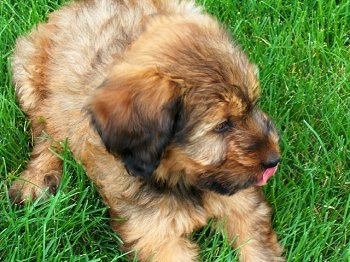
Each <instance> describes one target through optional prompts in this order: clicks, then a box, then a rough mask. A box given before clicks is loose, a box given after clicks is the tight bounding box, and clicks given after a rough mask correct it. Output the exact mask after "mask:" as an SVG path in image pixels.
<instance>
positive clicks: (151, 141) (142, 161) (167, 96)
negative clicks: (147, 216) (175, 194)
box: [89, 69, 181, 177]
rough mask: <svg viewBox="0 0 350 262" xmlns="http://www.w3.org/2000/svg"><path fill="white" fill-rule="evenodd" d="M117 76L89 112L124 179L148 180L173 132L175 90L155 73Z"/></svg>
mask: <svg viewBox="0 0 350 262" xmlns="http://www.w3.org/2000/svg"><path fill="white" fill-rule="evenodd" d="M123 72H125V70H124V71H123ZM123 72H122V73H115V74H112V75H111V76H109V77H107V79H106V80H105V81H104V83H103V84H102V85H101V86H100V88H99V89H98V90H97V92H96V94H95V96H94V97H93V98H92V101H91V103H90V105H89V112H90V113H91V119H92V124H93V125H94V126H95V128H96V130H97V131H98V133H99V135H100V136H101V138H102V141H103V142H104V144H105V146H106V148H107V150H108V151H109V152H110V153H112V154H115V155H117V156H119V157H120V158H121V159H122V160H123V162H124V164H125V165H126V168H127V170H128V172H129V173H131V174H133V175H137V176H142V177H148V176H150V175H151V174H152V173H153V171H154V170H155V169H156V168H157V167H158V165H159V163H160V159H161V157H162V154H163V152H164V150H165V148H166V146H167V145H168V144H169V142H170V140H171V138H172V136H173V134H174V132H175V128H178V127H176V124H178V123H176V121H177V118H178V117H177V115H178V113H179V112H180V110H181V99H180V88H179V86H178V84H177V83H176V82H175V81H172V80H171V79H170V78H169V77H166V76H163V75H162V74H160V73H159V72H158V71H157V69H153V70H140V69H139V70H137V69H132V70H130V69H129V70H127V72H126V73H123Z"/></svg>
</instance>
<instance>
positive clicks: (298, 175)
mask: <svg viewBox="0 0 350 262" xmlns="http://www.w3.org/2000/svg"><path fill="white" fill-rule="evenodd" d="M62 2H64V1H58V0H37V1H26V0H19V1H14V0H1V1H0V52H1V53H0V69H1V73H0V141H1V143H0V178H1V180H0V261H44V260H46V261H127V259H126V258H125V255H123V253H122V252H120V251H118V245H119V244H120V243H121V240H120V239H119V238H118V236H117V235H116V234H114V233H113V232H112V231H111V230H110V229H109V226H108V215H107V210H106V208H105V206H104V205H103V203H102V202H101V200H100V198H99V197H98V194H97V193H96V190H95V188H94V186H93V185H92V184H91V183H90V182H89V181H88V180H87V179H86V178H85V175H84V171H83V169H82V168H81V167H80V166H79V165H78V164H77V163H76V162H74V160H73V158H72V156H71V155H70V153H69V150H65V151H64V153H63V155H62V157H63V158H64V173H66V174H74V175H73V176H68V175H66V176H64V179H63V183H62V185H61V187H60V190H59V191H58V193H57V194H56V195H55V196H53V197H52V198H50V199H48V200H45V201H40V202H35V203H33V204H30V205H26V206H25V207H24V208H18V207H16V206H13V205H11V204H10V202H9V199H8V194H7V190H8V187H9V185H10V182H11V180H12V179H13V177H14V176H16V175H18V174H19V173H20V171H21V170H23V168H24V167H25V165H26V162H27V160H28V158H29V152H30V145H31V137H30V134H29V128H28V127H29V125H28V122H27V121H26V119H25V116H24V114H23V113H22V112H21V111H20V109H19V107H18V104H17V103H16V99H15V95H14V91H13V88H12V87H11V83H10V75H11V74H10V70H9V67H10V62H9V56H10V55H11V52H12V48H13V45H14V41H15V39H16V38H17V36H19V35H21V34H23V33H25V32H27V31H28V30H29V29H30V28H31V27H32V26H33V25H34V24H36V23H37V22H38V21H42V20H45V18H46V16H47V14H48V13H49V12H50V11H52V10H54V9H56V8H58V6H59V5H60V4H61V3H62ZM199 2H201V3H203V4H204V5H205V6H206V8H207V10H208V11H209V12H210V13H212V14H214V15H215V16H217V17H218V18H219V19H220V21H222V22H223V23H224V24H225V25H226V27H227V28H228V29H229V30H230V31H231V32H232V34H233V35H234V37H235V38H236V39H237V40H238V42H240V43H241V45H242V47H243V48H244V50H246V52H247V53H248V54H249V56H250V57H251V59H252V60H253V61H254V62H255V63H256V64H258V66H259V68H260V79H261V86H262V88H263V94H262V99H261V106H262V108H263V109H264V110H265V111H266V112H268V113H269V114H270V115H271V116H272V118H273V119H275V122H276V125H277V126H278V128H279V130H280V132H281V147H282V152H283V156H282V157H283V160H282V163H281V165H280V168H279V171H278V174H277V176H276V177H275V178H273V179H272V180H271V182H270V183H269V185H268V186H266V187H265V191H266V194H267V198H268V200H269V202H270V203H271V205H272V207H273V209H274V210H275V213H274V226H275V229H276V231H277V232H278V235H279V237H280V240H281V242H282V244H283V246H284V247H285V252H286V257H287V260H288V261H322V262H323V261H330V262H331V261H334V262H339V261H350V2H349V1H347V0H337V1H335V0H314V1H311V0H308V1H301V0H291V1H281V0H277V1H274V0H265V1H254V0H247V1H232V0H221V1H218V0H200V1H199ZM193 238H194V239H195V240H196V241H197V242H198V243H199V244H200V246H201V250H202V251H201V258H202V261H236V258H235V257H236V255H235V251H233V250H232V249H230V248H229V243H228V242H227V241H226V240H225V238H224V237H223V235H222V234H221V233H220V230H217V231H212V230H211V229H210V228H209V227H207V228H205V229H203V230H201V231H199V232H196V233H195V234H194V235H193Z"/></svg>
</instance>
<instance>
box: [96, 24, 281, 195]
mask: <svg viewBox="0 0 350 262" xmlns="http://www.w3.org/2000/svg"><path fill="white" fill-rule="evenodd" d="M170 25H171V26H170ZM256 74H257V70H256V67H255V66H254V65H252V64H250V62H249V61H248V59H247V57H246V56H245V55H244V53H243V52H242V51H241V49H240V48H239V47H238V46H236V45H235V44H233V43H232V41H230V38H229V37H228V36H227V34H226V32H225V31H224V30H222V29H221V28H220V27H219V26H218V25H217V23H216V22H215V21H213V20H211V19H208V18H205V20H204V21H202V22H201V23H199V24H196V23H188V24H186V23H185V22H184V21H183V19H182V18H179V21H176V19H175V20H174V19H172V20H171V21H167V20H166V18H159V19H155V21H154V22H153V23H150V25H149V26H148V27H147V28H146V29H145V32H144V33H143V34H142V35H141V37H140V38H139V39H138V40H137V41H135V42H134V43H132V44H131V45H130V47H128V50H126V52H125V55H124V57H123V58H122V59H121V60H120V61H119V62H116V64H115V65H114V67H113V68H111V72H110V74H109V76H108V77H107V78H106V80H105V81H104V83H102V85H101V87H100V88H99V89H98V90H97V92H96V94H95V95H94V97H93V99H92V101H91V103H90V105H89V106H90V108H89V111H90V113H91V116H92V123H93V125H94V126H95V127H96V129H97V131H98V133H99V134H100V136H101V138H102V140H103V142H104V144H105V145H106V148H107V150H108V151H109V152H111V153H113V154H115V155H116V156H117V157H119V158H120V159H121V160H122V161H123V162H124V163H125V166H126V169H127V170H128V171H129V173H130V174H132V175H137V176H141V177H145V178H148V177H151V176H156V177H155V179H156V180H163V182H164V181H169V183H172V184H176V181H177V180H178V179H180V177H181V176H184V177H182V180H185V181H186V183H189V184H191V185H195V186H197V187H198V188H201V189H204V190H212V191H215V192H218V193H220V194H233V193H235V192H236V191H237V190H239V189H243V188H247V187H249V186H252V185H263V184H265V183H266V181H267V179H268V178H269V177H270V176H272V175H273V174H274V172H275V170H276V168H277V165H278V161H279V147H278V135H277V132H276V130H275V128H274V125H273V123H272V122H271V120H270V119H269V118H268V117H267V116H266V115H265V114H264V113H263V112H262V111H261V110H259V109H258V107H257V102H258V98H259V93H260V89H259V85H258V81H257V76H256Z"/></svg>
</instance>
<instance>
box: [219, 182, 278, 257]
mask: <svg viewBox="0 0 350 262" xmlns="http://www.w3.org/2000/svg"><path fill="white" fill-rule="evenodd" d="M224 205H225V206H226V208H227V209H226V211H225V212H227V213H226V215H225V216H224V217H225V218H224V219H225V220H226V221H225V225H226V228H227V233H228V237H229V239H232V240H234V242H233V243H234V246H235V247H236V248H237V249H238V250H239V252H240V261H242V262H243V261H244V262H277V261H285V260H284V258H283V257H282V256H281V253H282V248H281V246H280V245H279V243H278V242H277V236H276V233H275V232H274V231H273V229H272V226H271V209H270V207H269V206H268V205H267V203H266V201H265V198H264V196H263V194H262V191H261V189H260V188H249V189H246V190H243V191H241V192H238V193H236V194H235V195H233V196H231V197H228V198H225V204H224Z"/></svg>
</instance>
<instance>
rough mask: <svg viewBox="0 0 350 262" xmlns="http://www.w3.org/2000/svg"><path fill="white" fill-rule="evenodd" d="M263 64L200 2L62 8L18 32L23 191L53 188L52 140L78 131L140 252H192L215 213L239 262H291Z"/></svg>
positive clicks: (190, 257) (118, 0)
mask: <svg viewBox="0 0 350 262" xmlns="http://www.w3.org/2000/svg"><path fill="white" fill-rule="evenodd" d="M256 71H257V69H256V67H255V66H254V65H252V64H251V63H250V62H249V61H248V59H247V57H246V56H245V54H244V53H243V52H242V50H241V49H240V47H239V46H237V44H235V43H234V42H233V41H232V40H231V39H230V37H229V35H228V34H227V32H226V31H225V30H224V29H223V28H222V27H221V26H220V25H219V24H218V22H217V21H216V20H215V19H214V18H212V17H211V16H209V15H207V14H205V13H204V12H203V11H202V9H201V8H200V7H197V6H196V5H195V4H194V3H193V2H192V1H172V0H168V1H167V0H143V1H135V0H90V1H77V2H72V3H69V4H67V5H65V6H64V7H62V8H61V10H59V11H56V12H54V13H52V14H51V15H50V17H49V20H48V22H47V23H44V24H40V25H38V27H37V28H35V29H34V30H33V31H31V32H30V33H29V35H27V36H25V37H21V38H19V39H18V41H17V45H16V49H15V54H14V57H13V80H14V83H15V86H16V93H17V96H18V99H19V102H20V105H21V107H22V109H23V111H24V112H25V113H26V114H27V115H28V118H29V119H30V120H31V127H32V132H33V136H34V139H35V140H34V148H33V153H32V157H31V160H30V161H29V163H28V166H27V168H26V170H24V171H23V173H22V174H21V177H20V179H18V180H16V181H15V182H14V183H13V185H12V187H11V189H10V194H11V196H12V198H13V199H15V200H16V201H17V202H21V201H24V200H29V199H34V198H37V197H38V196H39V195H41V194H42V193H43V192H44V191H45V190H48V191H49V192H54V191H55V190H56V188H57V186H58V185H59V182H60V179H61V172H62V170H61V169H62V161H61V159H60V158H58V157H57V155H55V154H53V153H52V148H56V149H57V144H59V142H60V141H64V140H65V139H66V138H68V142H69V146H70V149H71V151H72V152H73V154H74V156H75V158H76V159H77V160H78V161H81V163H82V164H83V165H84V167H85V170H86V173H87V175H88V176H89V178H90V179H91V180H92V181H93V182H94V183H95V184H96V185H97V187H98V190H99V192H100V194H101V196H102V197H103V199H104V201H105V202H106V204H107V205H108V206H109V207H110V215H111V217H112V218H124V219H123V220H120V219H119V220H113V221H112V222H111V223H112V228H113V229H114V230H115V231H116V232H118V234H120V235H121V237H122V239H123V241H124V243H125V245H124V247H125V249H126V250H135V251H136V252H137V255H138V258H139V260H140V261H149V260H151V261H159V262H168V261H181V262H188V261H195V260H196V259H197V258H198V247H197V245H196V244H195V243H192V242H190V241H189V240H188V239H187V238H186V237H187V235H188V234H190V233H191V232H193V230H195V229H198V228H200V227H203V226H204V225H205V224H206V223H207V221H208V219H210V218H215V219H217V220H223V221H225V225H226V229H227V235H228V237H229V238H230V239H235V241H233V242H234V245H235V246H236V247H239V251H240V253H241V256H240V257H241V261H254V262H258V261H269V262H271V261H283V260H284V259H283V258H282V257H281V247H280V245H279V244H278V242H277V239H276V234H275V233H274V232H273V230H272V228H271V221H270V219H271V214H270V208H269V207H268V205H267V203H266V202H265V199H264V196H263V194H262V190H261V187H259V185H263V184H265V183H266V181H267V179H268V178H269V177H270V176H272V175H273V174H274V172H275V171H276V168H277V165H278V162H279V155H280V153H279V147H278V135H277V133H276V130H275V128H274V126H273V124H272V122H271V120H270V119H269V118H268V116H266V115H265V114H264V113H263V112H262V111H260V110H259V109H258V107H257V101H258V97H259V92H260V90H259V85H258V81H257V79H256ZM54 150H55V149H54ZM46 192H47V191H46Z"/></svg>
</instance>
